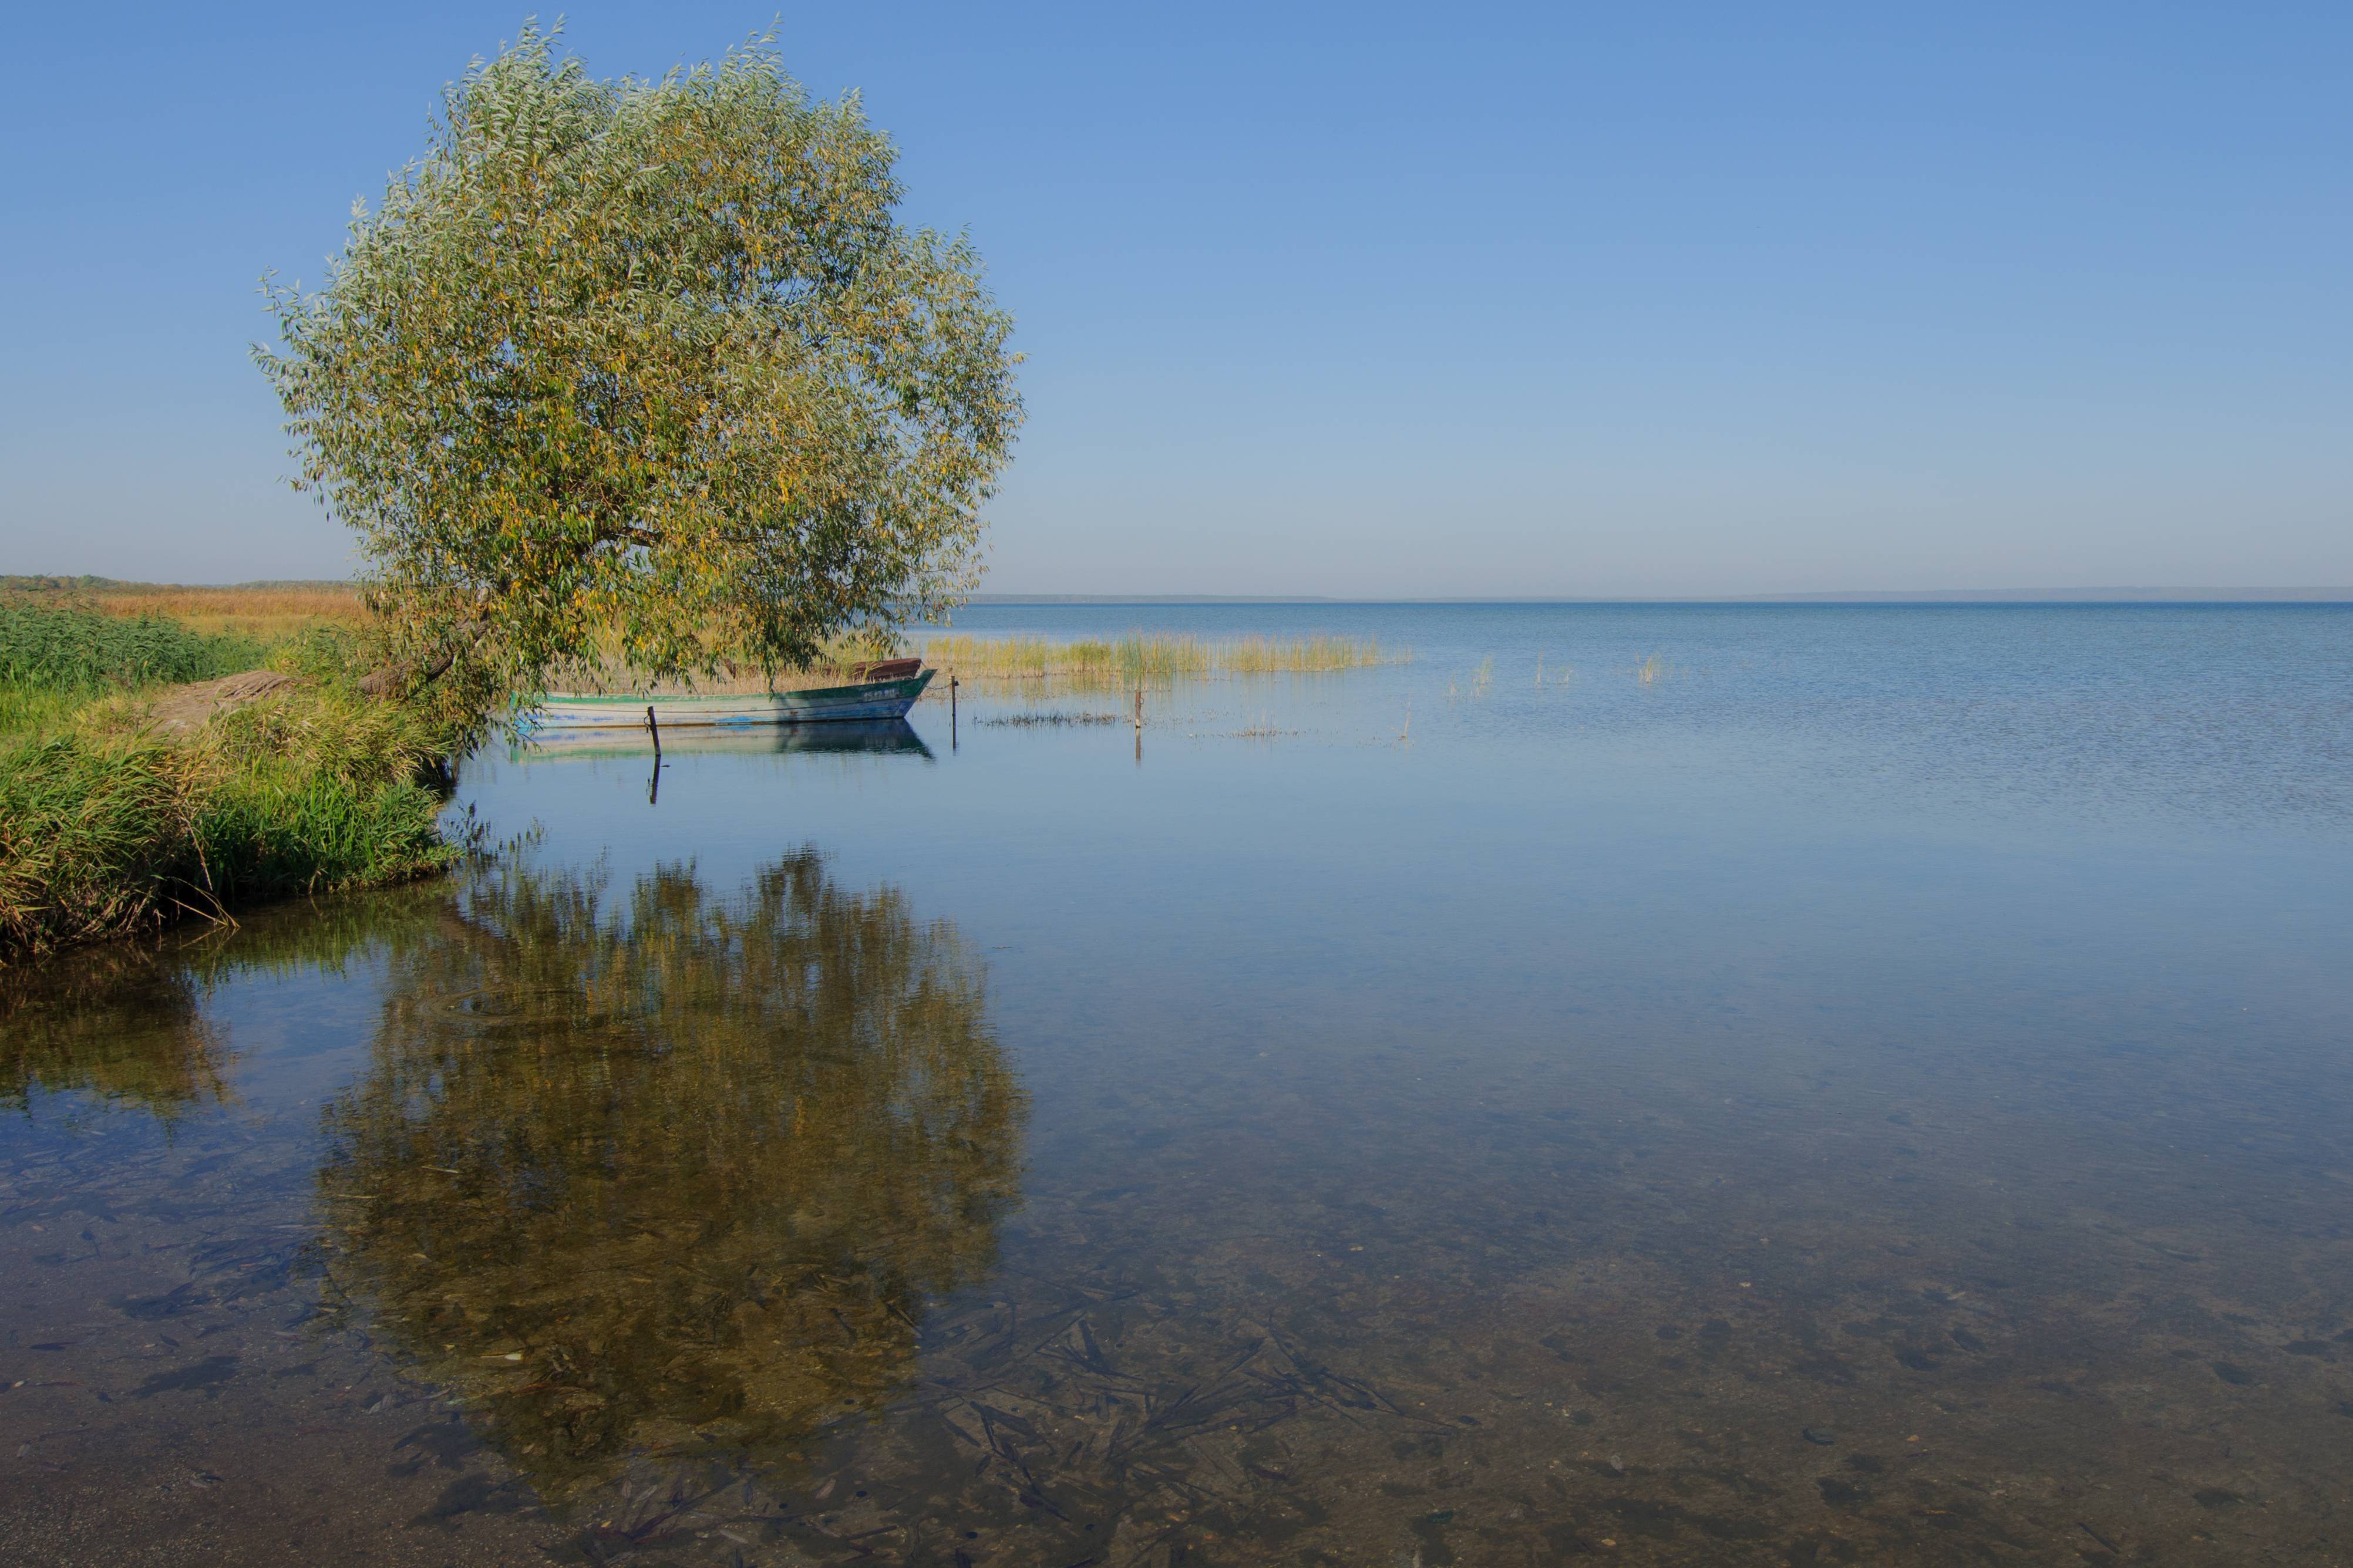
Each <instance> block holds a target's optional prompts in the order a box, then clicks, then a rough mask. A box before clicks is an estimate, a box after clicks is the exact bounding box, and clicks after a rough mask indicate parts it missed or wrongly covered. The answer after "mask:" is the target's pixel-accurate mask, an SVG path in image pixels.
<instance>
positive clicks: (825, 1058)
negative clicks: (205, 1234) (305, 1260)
mask: <svg viewBox="0 0 2353 1568" xmlns="http://www.w3.org/2000/svg"><path fill="white" fill-rule="evenodd" d="M608 891H609V890H608V889H607V888H606V887H605V886H603V885H602V884H601V882H600V880H598V879H581V878H578V877H571V876H560V875H550V874H546V873H541V872H531V871H524V870H509V871H507V872H505V873H504V874H502V875H501V874H493V875H492V876H491V877H490V878H488V879H485V881H484V882H483V883H482V884H481V885H480V886H479V887H478V888H477V889H474V890H473V891H472V892H471V893H470V894H469V895H468V896H467V897H466V898H465V899H464V900H461V901H460V902H459V903H458V904H457V905H456V906H454V907H453V908H452V909H451V910H450V912H449V913H448V915H447V916H446V917H445V918H444V919H443V921H441V923H440V926H439V928H438V931H435V932H434V933H432V934H431V935H429V936H426V937H424V938H422V939H421V940H417V941H415V942H406V943H402V944H400V945H399V947H398V948H397V949H396V951H395V952H394V953H393V955H392V959H391V964H390V973H389V974H388V975H387V978H386V994H385V1004H384V1010H383V1016H382V1019H381V1023H380V1025H379V1026H378V1029H377V1032H376V1037H375V1042H374V1047H373V1061H372V1063H371V1066H370V1068H369V1070H368V1071H367V1073H366V1074H365V1075H364V1077H363V1078H362V1079H361V1080H360V1081H359V1082H358V1083H357V1084H356V1085H355V1086H354V1087H353V1089H350V1090H349V1091H348V1092H347V1093H345V1094H344V1095H343V1096H342V1097H341V1098H340V1099H338V1100H336V1101H334V1102H333V1103H332V1105H331V1106H330V1107H329V1109H328V1110H327V1112H326V1115H325V1123H326V1127H325V1131H326V1135H327V1145H328V1153H327V1158H326V1160H325V1162H324V1163H323V1165H322V1169H321V1171H320V1173H319V1188H320V1194H321V1196H322V1200H323V1202H322V1205H321V1206H322V1210H323V1212H324V1232H323V1234H324V1247H325V1256H326V1268H327V1272H328V1276H329V1279H330V1282H331V1284H332V1286H333V1287H335V1288H337V1289H340V1291H341V1292H343V1294H345V1295H346V1296H348V1297H349V1298H351V1299H353V1300H355V1301H357V1302H359V1303H362V1304H364V1305H366V1306H369V1307H372V1308H373V1309H374V1310H375V1318H376V1321H377V1323H378V1325H379V1332H380V1334H382V1335H383V1336H384V1337H385V1339H387V1340H388V1341H389V1342H391V1343H392V1344H393V1346H394V1347H395V1348H396V1350H398V1351H399V1352H404V1353H405V1354H406V1355H407V1356H408V1357H410V1358H413V1360H414V1362H415V1363H417V1367H418V1369H419V1371H420V1372H421V1373H422V1374H423V1375H424V1376H426V1377H427V1378H430V1379H432V1380H433V1381H435V1382H438V1383H439V1384H443V1385H445V1386H447V1387H448V1389H449V1390H450V1391H451V1392H452V1393H453V1394H457V1395H459V1396H460V1397H463V1398H465V1399H466V1400H467V1401H468V1402H469V1403H470V1405H472V1406H473V1407H474V1409H475V1411H476V1413H477V1420H478V1423H479V1425H480V1428H481V1430H482V1432H483V1435H484V1436H486V1437H487V1438H488V1439H489V1440H490V1441H491V1443H492V1444H493V1445H494V1446H495V1447H498V1448H499V1449H500V1450H501V1451H502V1452H503V1453H504V1454H505V1455H506V1456H507V1457H508V1458H510V1459H511V1460H512V1461H513V1462H514V1463H515V1464H516V1465H518V1466H519V1467H520V1468H522V1469H524V1470H525V1471H527V1472H528V1473H529V1474H530V1475H531V1477H532V1479H533V1480H534V1481H535V1482H536V1483H537V1484H538V1485H539V1487H540V1489H541V1490H542V1492H543V1495H545V1496H547V1497H549V1498H551V1499H561V1498H564V1497H566V1496H569V1495H571V1494H574V1493H575V1492H577V1491H578V1490H580V1489H584V1488H586V1487H587V1486H590V1485H593V1484H595V1483H596V1482H597V1481H598V1480H601V1479H607V1477H609V1476H611V1475H613V1474H616V1473H617V1472H618V1470H619V1469H620V1468H622V1467H623V1466H624V1465H625V1464H626V1463H627V1461H628V1459H629V1458H630V1457H631V1456H632V1455H633V1454H636V1453H638V1452H646V1451H650V1452H655V1453H660V1454H670V1455H676V1454H686V1453H693V1452H700V1451H710V1450H714V1449H722V1448H727V1449H734V1448H749V1449H753V1450H755V1451H757V1452H758V1453H760V1454H762V1455H764V1456H767V1457H782V1456H784V1455H785V1454H786V1453H787V1452H788V1451H789V1450H790V1448H791V1446H792V1445H793V1444H794V1443H795V1442H796V1441H797V1440H798V1439H800V1438H802V1437H805V1436H807V1435H809V1434H811V1433H812V1432H814V1431H815V1430H816V1429H817V1428H818V1427H819V1426H822V1425H824V1424H826V1423H828V1422H829V1421H832V1420H834V1419H837V1418H839V1416H841V1415H846V1414H849V1413H852V1412H855V1411H857V1410H859V1409H861V1408H868V1407H871V1406H872V1405H875V1404H876V1403H878V1402H879V1401H881V1400H882V1399H884V1398H886V1397H887V1396H888V1395H889V1394H891V1393H892V1391H893V1390H894V1389H895V1388H897V1387H898V1386H900V1385H901V1384H902V1383H903V1382H904V1381H905V1380H906V1379H907V1377H908V1375H909V1374H910V1373H911V1371H912V1369H913V1361H914V1353H915V1341H916V1331H917V1324H918V1322H919V1321H920V1319H921V1317H922V1314H923V1304H924V1300H925V1298H926V1296H927V1295H928V1294H930V1293H935V1292H941V1291H945V1290H948V1289H954V1288H955V1287H957V1286H959V1285H962V1284H965V1283H967V1282H970V1281H972V1280H975V1279H978V1278H979V1277H981V1276H983V1275H984V1274H985V1273H986V1272H987V1270H988V1269H989V1268H990V1267H991V1266H992V1263H993V1259H994V1254H995V1248H996V1241H997V1223H998V1220H999V1217H1000V1216H1001V1215H1003V1214H1004V1213H1005V1212H1006V1211H1007V1210H1008V1208H1009V1207H1010V1206H1011V1205H1013V1204H1014V1202H1015V1201H1016V1199H1017V1194H1018V1184H1019V1175H1020V1171H1019V1157H1020V1142H1021V1128H1022V1121H1023V1116H1024V1110H1025V1104H1026V1101H1025V1099H1024V1096H1023V1094H1022V1091H1021V1089H1020V1087H1019V1086H1018V1083H1017V1081H1016V1079H1015V1078H1014V1075H1013V1074H1012V1072H1011V1071H1010V1070H1009V1069H1008V1066H1007V1065H1006V1062H1005V1059H1004V1057H1003V1055H1002V1053H1001V1051H1000V1049H999V1047H998V1046H997V1041H996V1039H995V1038H994V1037H993V1036H992V1035H991V1033H990V1032H989V1028H988V1024H987V1016H986V1005H985V1003H986V997H985V985H984V978H983V975H982V973H981V969H980V966H979V964H978V963H977V962H976V960H975V959H974V958H973V957H972V956H971V955H970V954H969V952H967V951H966V950H965V947H964V946H963V944H962V943H961V942H960V941H959V940H958V939H957V937H956V936H955V932H954V931H953V930H952V929H951V928H949V927H948V926H946V925H945V924H944V923H938V922H934V923H931V924H923V923H920V922H918V921H916V920H914V919H913V916H912V915H911V914H910V913H909V911H908V910H907V907H906V903H905V900H903V898H902V896H901V895H900V894H898V893H897V892H896V891H894V890H892V889H881V890H878V891H875V892H871V893H868V894H864V895H859V894H854V893H850V892H847V891H845V890H843V889H841V888H840V887H839V886H837V885H836V884H835V883H834V882H833V881H832V880H831V879H829V878H828V875H827V873H826V869H825V867H824V864H823V862H822V860H821V859H820V858H818V856H817V855H815V854H814V853H807V852H805V853H802V854H799V855H796V856H794V857H791V858H786V859H785V860H783V861H782V862H780V863H778V864H777V865H776V866H774V867H773V868H770V869H768V870H766V871H765V872H764V873H762V874H761V875H760V876H759V877H757V878H756V879H754V882H753V883H752V884H751V885H750V886H749V887H748V888H747V889H745V891H744V894H743V895H742V896H741V897H740V898H736V899H721V898H714V897H713V896H712V894H711V893H710V892H709V891H708V890H706V889H705V888H704V887H703V886H702V883H701V882H700V881H699V880H698V879H697V878H696V876H695V874H694V873H693V871H692V870H691V868H668V869H664V870H661V871H659V872H656V873H654V874H651V875H649V876H646V877H642V878H640V879H638V881H637V882H636V883H635V884H634V886H632V887H631V888H630V889H628V891H627V893H626V894H625V895H623V896H621V897H618V898H613V897H610V896H608Z"/></svg>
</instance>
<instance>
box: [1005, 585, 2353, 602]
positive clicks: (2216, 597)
mask: <svg viewBox="0 0 2353 1568" xmlns="http://www.w3.org/2000/svg"><path fill="white" fill-rule="evenodd" d="M965 603H967V604H973V605H2343V604H2353V587H2343V588H1936V589H1925V590H1921V591H1917V592H1901V591H1885V592H1881V591H1874V590H1868V589H1858V590H1852V591H1847V592H1841V593H1828V594H1706V595H1695V594H1694V595H1627V594H1595V595H1536V596H1527V595H1459V596H1455V595H1450V596H1446V597H1438V598H1419V597H1417V598H1387V597H1374V598H1362V599H1358V598H1345V597H1340V596H1336V595H1329V594H975V595H973V596H972V597H971V598H970V599H968V600H966V601H965Z"/></svg>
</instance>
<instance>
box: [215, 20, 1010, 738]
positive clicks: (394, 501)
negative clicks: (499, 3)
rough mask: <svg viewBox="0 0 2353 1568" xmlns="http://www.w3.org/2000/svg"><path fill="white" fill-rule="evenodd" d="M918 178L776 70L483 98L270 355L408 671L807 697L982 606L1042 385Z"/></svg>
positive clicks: (394, 195) (497, 680)
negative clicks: (991, 554)
mask: <svg viewBox="0 0 2353 1568" xmlns="http://www.w3.org/2000/svg"><path fill="white" fill-rule="evenodd" d="M894 156H895V154H894V152H893V149H892V144H891V142H890V141H889V139H888V138H887V137H885V136H884V135H883V134H882V133H881V132H878V131H876V130H875V129H874V128H872V127H871V126H870V125H869V124H868V123H867V122H866V120H865V118H864V115H863V114H862V112H861V110H860V106H859V102H858V100H857V98H856V97H855V96H854V95H853V96H850V97H846V98H844V99H842V100H839V101H838V102H820V101H815V100H812V99H811V98H810V97H809V96H808V95H807V93H806V92H805V91H804V90H803V89H801V88H800V87H799V86H797V84H796V83H795V82H794V81H793V80H792V79H790V78H788V77H787V76H786V75H785V73H784V71H783V70H782V68H781V67H780V64H779V62H778V60H777V59H776V56H775V55H774V54H773V52H771V50H770V49H769V47H768V46H767V42H766V40H765V39H764V40H755V41H754V43H753V44H751V45H749V46H747V47H744V48H741V49H738V50H736V51H734V52H733V53H731V54H729V55H728V56H727V57H726V58H724V59H723V60H722V61H720V62H719V63H718V64H716V65H705V66H700V67H696V68H692V69H681V70H679V71H674V72H672V73H671V74H670V76H668V77H665V78H663V79H660V80H659V81H646V80H640V79H622V80H618V81H599V80H596V79H591V78H590V77H589V76H587V75H586V72H585V71H584V70H583V69H582V68H581V66H580V64H579V62H578V61H577V60H575V59H570V58H558V56H557V53H556V51H555V48H554V39H553V38H552V37H550V36H548V35H543V34H541V33H538V32H535V31H528V30H527V31H526V32H525V33H524V34H523V35H522V37H521V38H520V39H519V40H518V41H517V42H516V43H515V44H514V45H513V46H512V47H509V48H507V49H505V50H504V51H503V52H501V54H500V55H499V56H498V58H495V59H491V60H488V61H479V60H478V61H477V62H475V64H474V66H473V67H472V68H470V70H469V71H468V72H467V74H466V76H465V77H464V79H462V80H460V81H459V82H456V83H454V84H452V85H451V87H450V88H449V89H448V91H447V93H446V95H445V100H444V105H443V112H442V114H441V116H440V117H439V118H438V121H436V122H435V124H434V126H433V130H432V134H431V138H430V145H429V148H428V150H427V153H426V154H425V156H424V157H423V158H422V159H420V160H418V161H417V162H416V163H412V164H410V165H409V166H408V167H407V168H406V170H405V171H404V172H403V173H402V174H399V175H398V176H397V177H396V178H395V179H394V180H393V182H392V183H391V185H390V187H389V188H388V190H387V191H386V194H385V200H384V202H383V204H382V205H380V206H378V207H377V208H375V210H373V211H370V210H368V209H367V208H365V207H364V206H359V207H355V208H354V211H353V222H352V227H351V233H350V237H349V240H348V242H347V244H346V246H345V247H344V249H343V252H342V254H341V255H340V256H339V257H337V258H334V259H333V260H332V263H331V264H330V270H329V272H328V275H327V279H326V281H325V283H324V285H323V287H322V288H321V289H319V290H318V291H317V292H314V293H303V292H301V291H300V290H297V289H281V288H279V287H277V286H275V285H274V284H273V285H271V286H270V288H269V299H270V301H271V305H272V308H273V310H274V311H275V313H276V315H277V318H278V322H279V327H280V336H281V342H280V345H279V346H278V347H277V348H275V349H268V348H260V349H257V350H256V351H255V353H256V358H257V360H258V361H259V363H260V365H261V367H262V369H263V370H264V371H265V372H266V373H267V374H269V377H270V379H271V380H272V381H273V383H274V384H276V386H277V389H278V392H279V395H280V398H281V400H282V401H283V403H284V405H285V407H286V412H287V417H288V429H289V431H290V434H291V435H292V436H293V437H294V438H295V440H296V443H297V454H298V458H299V461H300V462H301V475H300V477H299V478H298V479H297V481H296V482H297V484H298V485H299V486H301V487H305V488H308V489H312V490H314V491H315V492H316V493H317V494H318V495H319V496H320V498H321V499H322V500H323V501H324V503H325V504H326V505H327V507H328V508H329V510H331V511H332V512H333V513H334V514H335V515H336V516H338V517H339V518H341V519H342V520H343V521H344V522H345V523H347V524H348V525H350V526H351V527H352V528H353V529H354V530H356V531H357V532H358V534H359V536H360V540H361V543H362V547H363V550H364V557H365V561H366V567H367V570H366V575H367V578H368V584H367V586H368V589H369V591H370V595H371V597H372V600H373V602H374V603H375V605H377V607H378V608H379V609H380V610H381V611H382V612H383V620H384V624H385V628H386V632H387V635H388V636H389V637H391V638H392V639H393V642H394V648H393V652H394V655H395V657H396V660H397V664H396V668H401V669H404V670H406V671H407V672H409V673H410V674H411V675H425V674H434V675H438V674H439V673H440V672H441V671H443V670H445V669H448V668H452V667H453V666H454V667H455V668H456V670H457V671H458V673H459V679H458V680H457V681H456V682H454V683H453V684H456V685H459V686H463V687H466V688H468V689H472V690H474V691H477V692H479V693H480V694H482V695H485V696H491V697H495V696H496V695H498V694H500V693H502V692H503V693H521V694H527V693H530V692H533V691H534V690H536V689H539V688H540V687H541V686H542V685H543V683H544V681H545V679H547V677H548V676H549V674H550V672H551V671H554V670H558V669H561V668H565V667H566V666H568V665H573V664H576V663H583V662H588V661H592V660H596V659H615V658H617V659H618V660H620V661H623V662H625V663H626V664H627V665H628V666H629V667H630V668H634V669H637V670H639V671H643V672H646V673H649V674H652V675H658V676H670V675H679V674H691V673H695V672H706V673H707V672H710V671H712V670H715V669H717V668H720V667H721V666H722V665H723V664H734V663H748V664H754V665H756V666H758V667H760V668H765V669H768V670H770V671H774V670H776V669H778V668H791V667H796V666H798V665H801V664H805V663H807V661H809V660H810V659H811V658H813V657H814V656H815V655H816V654H817V652H818V648H819V647H820V645H821V644H822V643H823V642H824V640H825V639H827V638H828V637H832V636H836V635H839V634H842V633H844V632H848V631H856V630H860V629H863V630H871V631H877V632H881V633H883V634H887V633H888V632H890V631H891V630H892V629H894V628H896V627H897V626H900V625H902V624H903V623H904V621H905V620H906V619H907V618H908V617H910V616H933V615H936V614H938V613H939V612H941V611H942V610H944V609H945V608H946V607H948V606H949V605H952V604H954V603H955V602H956V601H957V600H958V599H959V598H960V597H961V596H962V595H964V594H965V593H966V592H968V591H969V589H970V587H971V586H972V584H974V583H975V582H976V580H977V577H978V571H979V541H980V516H979V514H980V509H981V506H982V504H983V502H984V501H985V500H987V497H988V496H989V494H990V493H991V491H992V489H993V487H994V483H995V479H996V477H997V474H998V473H999V471H1000V470H1001V469H1002V468H1003V466H1004V464H1005V462H1006V459H1007V457H1008V447H1009V445H1010V443H1011V441H1012V438H1013V435H1014V432H1015V429H1016V428H1017V426H1018V424H1019V422H1020V416H1021V407H1020V402H1019V399H1018V395H1017V394H1016V392H1015V388H1014V383H1013V370H1014V366H1015V365H1016V364H1017V363H1018V361H1019V356H1018V355H1016V354H1013V353H1010V352H1008V348H1007V337H1008V333H1009V331H1010V330H1011V321H1010V318H1008V316H1007V315H1006V314H1005V313H1004V312H1003V311H1002V310H999V309H997V305H996V303H995V301H994V300H993V299H992V297H991V296H990V294H989V292H988V291H987V289H986V287H985V286H984V284H983V282H982V269H981V266H980V262H979V258H978V257H977V256H976V254H975V252H974V251H973V249H972V247H971V246H970V244H969V243H968V242H967V241H966V240H965V239H964V238H961V237H957V238H947V237H943V236H941V235H939V234H936V233H934V232H933V231H930V230H928V229H922V228H913V227H909V226H905V225H904V224H902V222H900V221H899V219H898V217H897V216H896V213H895V208H896V206H897V205H898V203H899V200H900V197H901V185H900V183H899V180H898V178H897V176H896V175H895V174H894V173H893V161H894Z"/></svg>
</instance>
